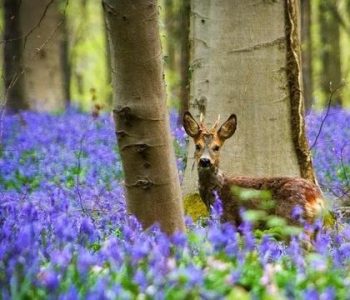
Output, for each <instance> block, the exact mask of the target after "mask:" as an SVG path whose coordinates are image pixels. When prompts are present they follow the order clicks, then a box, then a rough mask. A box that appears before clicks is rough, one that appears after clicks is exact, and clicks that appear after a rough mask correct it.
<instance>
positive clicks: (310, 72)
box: [1, 0, 350, 111]
mask: <svg viewBox="0 0 350 300" xmlns="http://www.w3.org/2000/svg"><path fill="white" fill-rule="evenodd" d="M2 1H3V5H2V7H1V11H2V15H3V18H2V21H1V29H2V30H1V32H2V45H3V47H1V57H2V58H3V66H4V67H3V68H2V70H1V73H2V77H3V85H2V86H1V98H2V103H4V102H5V98H6V97H5V91H6V90H7V87H8V86H9V80H10V79H9V78H10V77H11V76H14V75H11V72H12V71H10V70H14V68H17V69H18V68H19V69H18V70H21V68H24V70H25V71H24V72H23V73H22V76H19V77H18V79H17V80H19V81H17V82H18V83H17V85H16V86H14V87H13V89H16V87H17V91H15V90H13V91H12V92H11V93H13V94H16V95H18V96H16V97H18V100H17V103H20V102H21V101H22V102H23V101H28V102H29V106H30V108H33V109H38V110H42V109H47V110H52V109H53V110H57V109H62V108H63V107H64V106H65V105H67V104H69V102H72V103H74V104H76V105H78V106H79V107H81V108H83V109H85V110H90V109H91V107H92V105H94V103H93V102H98V103H99V104H103V105H104V106H105V107H106V108H108V109H109V108H110V107H111V86H110V70H109V67H108V64H107V61H108V47H107V46H106V45H107V43H106V30H105V24H104V20H103V12H102V7H101V3H100V1H91V0H76V1H69V3H68V2H67V1H65V0H45V1H31V0H24V1H19V2H18V5H19V6H20V10H21V12H22V16H21V18H19V16H18V15H16V14H17V13H16V12H10V11H7V10H8V4H9V3H11V4H13V5H15V3H16V1H15V0H14V1H8V0H2ZM67 3H68V5H67ZM189 5H190V4H189V0H174V1H169V0H161V1H160V2H159V6H160V7H159V10H160V13H161V21H160V29H161V37H162V44H163V51H164V64H165V75H166V82H167V94H168V102H169V104H170V105H171V106H173V107H176V108H177V109H179V110H181V111H183V110H184V109H186V108H187V103H188V82H189V78H188V76H189V75H190V68H189V57H188V49H189V42H188V40H189V39H188V30H189ZM32 10H33V11H34V12H35V14H34V13H32V12H31V11H32ZM6 11H7V12H6ZM8 13H10V15H11V16H10V15H9V14H8ZM301 13H302V16H303V18H302V32H303V35H302V42H303V45H302V49H303V70H304V74H303V76H304V89H303V92H304V97H305V101H306V107H307V108H311V107H316V108H322V107H324V106H325V105H326V104H327V101H328V99H329V94H330V92H331V91H332V90H335V89H336V88H337V87H338V86H339V85H340V84H342V82H343V81H344V82H347V81H348V78H349V76H350V74H349V72H350V60H349V55H350V54H349V50H348V49H350V0H310V1H301ZM9 20H11V22H9ZM14 20H17V21H19V20H21V21H22V26H21V28H19V29H15V28H12V27H11V29H10V27H8V26H9V24H14ZM18 30H21V31H22V32H21V31H18ZM5 40H6V43H5ZM9 41H11V43H10V42H9ZM56 42H57V43H56ZM16 43H18V44H21V45H22V48H23V49H22V51H21V52H20V54H22V55H21V56H22V57H21V58H19V55H18V54H17V53H16V51H15V50H14V48H12V49H11V50H8V47H9V46H11V47H15V44H16ZM58 45H59V46H58ZM42 46H43V47H42ZM6 47H7V48H6ZM38 49H39V50H40V51H38ZM10 52H12V54H13V55H12V59H10V60H9V56H8V55H9V53H10ZM58 57H59V58H58ZM14 58H15V59H14ZM11 64H12V66H11ZM16 64H18V65H17V66H16V67H14V65H16ZM53 64H55V65H56V67H55V68H54V69H55V71H53ZM58 64H60V65H61V66H60V68H59V67H58ZM6 70H7V71H6ZM17 73H20V71H18V72H17ZM40 76H41V77H40ZM20 77H24V78H22V79H20ZM47 78H49V79H50V80H47ZM20 80H24V83H23V82H22V83H21V82H20ZM36 82H40V84H37V83H36ZM46 82H49V83H50V84H47V83H46ZM20 86H25V87H24V88H19V87H20ZM21 89H22V90H23V91H22V92H19V90H21ZM11 93H10V94H9V98H11V97H12V96H11V95H12V94H11ZM20 93H22V94H23V97H24V98H23V99H25V100H20V99H21V96H20ZM349 97H350V90H349V87H348V86H346V85H345V86H344V87H343V88H342V89H341V90H340V91H339V92H338V93H337V94H336V95H334V96H333V99H332V104H335V105H343V106H349V105H350V100H349ZM34 99H35V101H37V102H38V101H39V102H38V103H40V99H45V101H44V103H45V104H37V105H36V106H35V105H34V104H33V102H34ZM49 99H52V101H55V102H57V103H55V105H54V106H52V108H49V106H48V105H49V104H48V102H49ZM23 103H24V102H23ZM9 107H10V103H9ZM26 107H27V106H26V104H23V105H22V106H21V108H26Z"/></svg>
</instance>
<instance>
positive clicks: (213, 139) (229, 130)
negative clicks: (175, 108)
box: [183, 112, 237, 171]
mask: <svg viewBox="0 0 350 300" xmlns="http://www.w3.org/2000/svg"><path fill="white" fill-rule="evenodd" d="M218 124H219V121H218V120H217V121H216V122H215V123H214V126H213V127H212V128H211V129H210V130H208V129H207V128H206V127H205V126H204V124H203V121H201V122H200V124H198V123H197V121H196V120H195V119H194V118H193V117H192V115H191V114H190V113H189V112H185V114H184V117H183V126H184V129H185V131H186V133H187V134H188V135H189V136H190V137H192V138H193V140H194V143H195V153H194V158H195V161H196V162H197V165H198V170H199V171H201V170H202V171H205V170H208V171H213V170H216V169H218V166H219V155H220V150H221V147H222V145H223V144H224V142H225V140H227V139H228V138H230V137H231V136H232V135H233V134H234V133H235V131H236V127H237V117H236V115H235V114H231V116H230V117H229V118H228V120H227V121H226V122H225V123H224V124H222V125H221V127H220V128H219V129H218V130H217V129H216V127H217V126H218Z"/></svg>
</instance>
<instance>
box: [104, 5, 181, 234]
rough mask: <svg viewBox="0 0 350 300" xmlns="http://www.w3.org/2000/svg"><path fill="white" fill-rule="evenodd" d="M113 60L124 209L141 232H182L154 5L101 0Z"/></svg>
mask: <svg viewBox="0 0 350 300" xmlns="http://www.w3.org/2000/svg"><path fill="white" fill-rule="evenodd" d="M102 3H103V7H104V10H105V16H106V22H107V30H108V35H109V41H110V47H111V58H112V70H113V73H112V82H113V100H114V105H113V107H114V110H113V112H114V120H115V124H116V134H117V141H118V146H119V149H120V155H121V158H122V162H123V169H124V173H125V189H126V198H127V209H128V211H129V213H131V214H133V215H135V216H136V217H137V219H138V220H139V221H140V222H141V223H142V224H143V226H144V227H145V228H146V227H148V226H150V225H151V224H153V223H155V222H159V223H160V225H161V228H162V230H163V231H165V232H168V233H172V232H174V231H175V230H184V219H183V209H182V199H181V192H180V184H179V179H178V174H177V169H176V164H175V156H174V150H173V148H172V142H171V138H170V132H169V120H168V114H167V107H166V100H165V85H164V78H163V66H162V51H161V45H160V39H159V26H158V22H159V19H158V9H159V8H158V5H157V1H155V0H148V1H145V0H137V1H129V0H104V1H102Z"/></svg>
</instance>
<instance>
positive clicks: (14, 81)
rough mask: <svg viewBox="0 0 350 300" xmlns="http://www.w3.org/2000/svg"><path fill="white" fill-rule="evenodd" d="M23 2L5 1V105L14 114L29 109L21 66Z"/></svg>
mask: <svg viewBox="0 0 350 300" xmlns="http://www.w3.org/2000/svg"><path fill="white" fill-rule="evenodd" d="M20 5H21V0H4V14H5V20H4V21H5V22H4V27H5V29H4V81H5V95H6V96H5V104H6V107H7V108H8V109H9V110H10V111H12V112H18V111H19V110H22V109H28V103H27V102H26V101H25V97H24V92H25V91H24V79H23V69H22V66H21V51H22V32H21V23H20V16H19V10H20Z"/></svg>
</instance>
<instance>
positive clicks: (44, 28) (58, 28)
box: [20, 0, 66, 111]
mask: <svg viewBox="0 0 350 300" xmlns="http://www.w3.org/2000/svg"><path fill="white" fill-rule="evenodd" d="M20 13H21V23H22V32H23V35H24V40H23V64H24V65H25V69H26V70H25V73H24V75H25V90H26V101H27V102H28V103H29V104H30V108H31V109H34V110H38V111H57V110H61V109H63V108H64V107H65V101H66V99H65V96H66V94H65V88H64V78H65V77H64V72H63V61H62V58H63V56H62V43H63V33H62V32H63V30H64V28H63V26H62V20H63V16H62V15H61V11H60V7H59V1H53V0H23V1H21V7H20Z"/></svg>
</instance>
